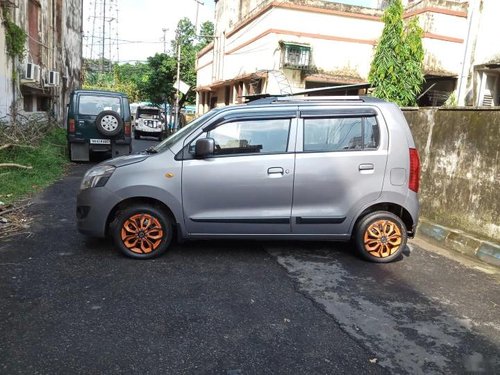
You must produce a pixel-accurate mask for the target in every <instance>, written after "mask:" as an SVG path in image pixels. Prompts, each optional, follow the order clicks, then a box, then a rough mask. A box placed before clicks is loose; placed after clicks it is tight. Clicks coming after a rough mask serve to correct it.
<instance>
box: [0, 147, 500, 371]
mask: <svg viewBox="0 0 500 375" xmlns="http://www.w3.org/2000/svg"><path fill="white" fill-rule="evenodd" d="M151 143H154V142H150V141H146V140H144V141H142V140H141V141H136V142H135V145H134V148H135V149H136V150H137V149H142V148H146V147H148V146H149V145H150V144H151ZM89 167H90V164H79V165H77V164H74V165H73V166H72V167H71V169H70V171H69V172H68V175H67V177H65V178H64V179H63V180H61V181H59V182H57V183H56V184H54V185H53V186H52V187H50V188H49V189H47V190H46V191H45V192H44V193H43V194H41V195H40V196H38V197H37V198H36V199H35V203H34V205H33V206H32V207H31V208H30V213H31V214H32V215H33V217H34V223H33V225H32V227H31V228H30V229H29V232H26V233H22V234H19V235H17V236H16V237H13V238H12V239H11V240H10V241H6V242H3V243H1V244H0V373H2V374H17V373H19V374H21V373H22V374H67V373H151V374H337V373H338V374H342V373H345V374H365V373H366V374H371V373H374V374H378V373H409V374H416V373H425V374H430V373H447V374H449V373H457V374H458V373H467V372H469V373H470V372H472V373H485V374H488V373H489V374H493V373H498V370H499V368H500V355H499V353H500V314H499V305H500V293H499V292H498V290H499V288H498V280H499V277H498V273H496V274H491V275H489V274H487V273H485V272H483V271H482V270H478V269H475V268H473V267H471V265H469V264H462V263H459V262H456V261H454V260H451V259H449V258H448V257H444V256H441V255H439V254H436V253H434V252H430V251H428V250H426V249H424V248H423V247H422V246H420V245H417V244H416V243H412V244H410V246H409V248H408V250H407V251H406V253H405V256H404V257H403V258H402V259H401V260H399V261H397V262H395V263H392V264H388V265H377V264H371V263H367V262H364V261H362V260H360V259H359V258H357V257H356V256H354V255H353V254H352V252H351V249H350V247H349V245H346V244H344V245H342V244H332V243H325V242H321V243H302V242H242V241H226V242H222V241H206V242H204V241H200V242H192V243H185V244H176V245H174V246H173V247H172V249H171V250H169V252H168V253H167V254H165V255H164V256H162V257H160V258H159V259H155V260H151V261H134V260H130V259H127V258H124V257H122V256H121V255H120V254H119V253H118V252H117V251H115V250H113V246H112V244H111V242H110V241H107V240H96V239H90V238H86V237H84V236H82V235H80V234H78V232H77V231H76V229H75V218H74V211H75V203H76V193H77V190H78V186H79V182H80V178H81V176H82V174H83V173H84V172H85V170H86V169H88V168H89ZM472 266H474V264H472Z"/></svg>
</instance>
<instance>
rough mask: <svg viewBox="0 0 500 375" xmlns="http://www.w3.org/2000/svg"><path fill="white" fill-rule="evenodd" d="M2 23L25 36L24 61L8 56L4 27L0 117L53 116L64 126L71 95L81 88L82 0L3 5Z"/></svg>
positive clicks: (0, 32) (4, 1)
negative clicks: (43, 114) (44, 113)
mask: <svg viewBox="0 0 500 375" xmlns="http://www.w3.org/2000/svg"><path fill="white" fill-rule="evenodd" d="M0 6H1V7H2V8H3V9H4V12H3V14H2V20H3V19H4V18H5V17H7V15H6V13H8V14H9V16H8V17H9V19H10V20H11V21H13V22H14V23H15V24H17V25H18V26H20V27H21V29H23V30H24V31H25V32H26V35H27V40H26V45H25V54H24V58H23V59H19V58H13V57H11V56H10V55H8V54H7V44H6V43H7V40H6V36H7V35H6V33H7V30H6V27H5V25H4V24H3V22H2V24H1V25H0V118H8V117H6V116H11V115H13V114H14V113H23V112H25V113H31V112H48V113H50V114H52V115H53V116H54V117H56V118H57V119H59V120H60V121H61V120H62V119H63V117H64V112H65V108H66V104H67V103H68V98H69V93H70V92H71V91H72V90H73V89H75V88H78V87H79V86H80V75H81V65H82V21H83V19H82V17H83V13H82V8H83V4H82V0H0Z"/></svg>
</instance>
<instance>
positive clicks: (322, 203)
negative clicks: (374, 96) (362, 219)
mask: <svg viewBox="0 0 500 375" xmlns="http://www.w3.org/2000/svg"><path fill="white" fill-rule="evenodd" d="M386 162H387V133H386V127H385V125H384V123H383V119H382V117H381V116H380V115H379V114H378V111H377V110H376V109H375V108H371V107H357V108H356V107H354V108H347V109H339V108H334V107H333V108H324V107H323V108H316V109H308V108H301V109H300V120H299V131H298V138H297V153H296V165H295V182H294V193H293V207H292V233H294V234H311V235H340V237H341V236H342V235H347V234H348V232H349V226H350V224H351V221H352V219H353V218H354V216H355V215H356V214H357V212H358V210H359V209H360V208H361V207H364V206H366V205H368V204H369V203H370V202H373V201H375V200H376V199H377V198H378V197H379V196H380V194H381V191H382V185H383V180H384V173H385V167H386ZM340 237H339V238H340Z"/></svg>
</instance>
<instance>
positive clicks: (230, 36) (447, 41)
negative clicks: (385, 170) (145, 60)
mask: <svg viewBox="0 0 500 375" xmlns="http://www.w3.org/2000/svg"><path fill="white" fill-rule="evenodd" d="M403 3H404V5H405V13H404V18H405V19H409V18H411V17H418V18H419V22H420V25H421V26H422V28H423V31H424V34H423V46H424V49H425V59H424V73H425V78H426V82H425V85H424V87H423V91H422V96H421V97H420V98H419V104H421V105H442V104H443V103H444V102H445V101H446V100H450V101H453V97H452V98H450V96H451V95H452V94H453V96H454V97H455V98H457V99H458V102H459V104H468V105H497V104H499V103H498V96H499V93H500V90H498V86H499V81H500V80H499V79H498V78H497V77H498V65H495V64H497V63H498V61H497V60H499V58H498V56H500V45H498V44H497V43H494V35H495V34H494V25H495V22H496V18H497V15H498V14H500V2H498V1H494V0H471V1H446V0H420V1H415V0H414V1H411V0H406V1H403ZM386 5H387V1H379V2H378V6H377V7H376V8H364V7H360V6H352V5H346V4H341V3H337V2H334V1H325V0H300V1H299V0H281V1H274V0H218V1H216V14H215V38H214V41H213V42H212V43H211V44H210V45H208V46H207V47H206V48H205V49H203V50H202V51H201V52H200V53H199V54H198V60H197V79H198V82H197V91H198V112H200V113H203V112H206V111H207V110H208V109H209V108H211V107H214V106H220V105H225V104H230V103H237V102H240V101H241V97H242V96H245V95H252V94H261V93H273V94H274V93H278V94H279V93H290V92H297V91H301V90H304V89H311V88H320V87H326V86H342V85H346V84H358V86H356V87H354V88H350V89H344V90H332V93H337V94H357V93H362V92H364V90H366V88H367V87H368V84H367V79H368V73H369V70H370V64H371V61H372V58H373V55H374V52H375V46H376V43H377V41H378V39H379V37H380V35H381V33H382V30H383V27H384V24H383V22H382V19H381V17H382V14H383V8H384V7H385V6H386ZM495 61H497V62H495ZM492 64H493V65H492ZM322 94H324V93H322ZM490 97H491V98H490ZM455 100H456V99H455Z"/></svg>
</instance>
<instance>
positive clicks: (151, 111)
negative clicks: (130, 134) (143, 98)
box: [134, 106, 165, 141]
mask: <svg viewBox="0 0 500 375" xmlns="http://www.w3.org/2000/svg"><path fill="white" fill-rule="evenodd" d="M164 134H165V123H164V121H163V120H162V118H161V111H160V109H159V108H157V107H143V106H140V107H137V112H136V116H135V123H134V138H135V139H139V138H140V137H141V135H145V136H151V137H157V138H158V139H159V140H160V141H161V140H162V139H163V136H164Z"/></svg>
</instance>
